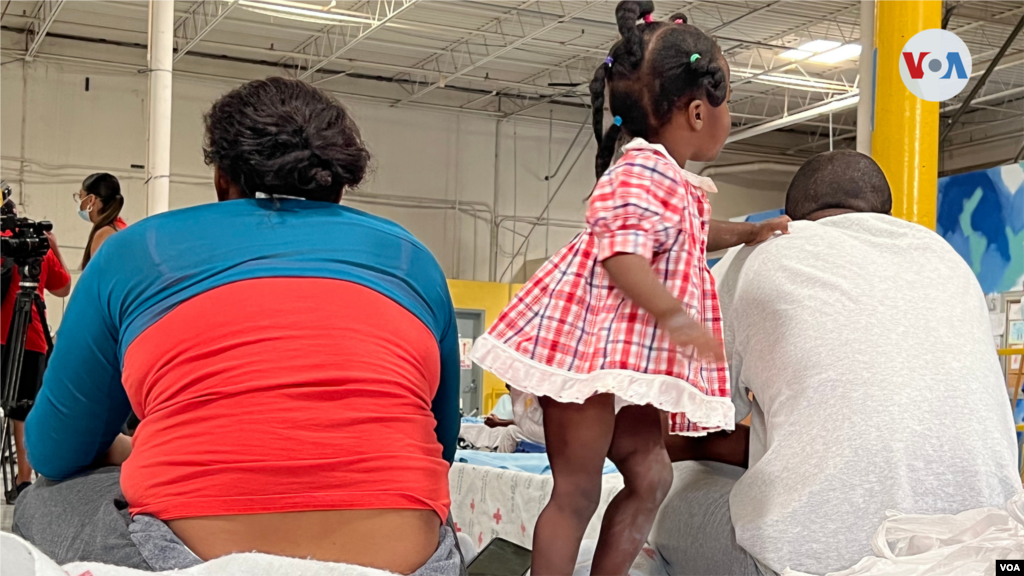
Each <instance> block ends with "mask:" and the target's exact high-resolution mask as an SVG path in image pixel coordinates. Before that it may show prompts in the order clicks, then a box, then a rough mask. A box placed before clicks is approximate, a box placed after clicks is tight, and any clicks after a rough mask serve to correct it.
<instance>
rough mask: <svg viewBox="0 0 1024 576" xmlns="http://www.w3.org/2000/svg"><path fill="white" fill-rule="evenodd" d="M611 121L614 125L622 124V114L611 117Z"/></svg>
mask: <svg viewBox="0 0 1024 576" xmlns="http://www.w3.org/2000/svg"><path fill="white" fill-rule="evenodd" d="M612 122H613V123H614V124H615V125H616V126H622V116H616V117H615V118H612Z"/></svg>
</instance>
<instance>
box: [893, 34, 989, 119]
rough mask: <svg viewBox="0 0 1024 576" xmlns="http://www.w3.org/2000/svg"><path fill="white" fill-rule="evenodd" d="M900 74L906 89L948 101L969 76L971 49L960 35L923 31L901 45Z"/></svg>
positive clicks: (919, 95) (925, 98)
mask: <svg viewBox="0 0 1024 576" xmlns="http://www.w3.org/2000/svg"><path fill="white" fill-rule="evenodd" d="M900 77H902V78H903V83H904V84H905V85H906V86H907V90H910V91H911V93H913V94H914V96H917V97H918V98H920V99H922V100H928V101H930V102H942V101H943V100H949V99H950V98H952V97H954V96H956V95H957V94H959V93H960V92H961V91H962V90H963V89H964V87H965V86H967V81H968V80H970V78H971V52H970V51H969V50H968V49H967V45H966V44H964V41H963V40H961V39H960V37H959V36H957V35H956V34H953V33H952V32H950V31H948V30H942V29H939V28H934V29H931V30H923V31H921V32H918V33H917V34H915V35H914V36H913V37H912V38H911V39H910V40H908V41H907V44H906V45H905V46H904V47H903V52H902V53H901V54H900Z"/></svg>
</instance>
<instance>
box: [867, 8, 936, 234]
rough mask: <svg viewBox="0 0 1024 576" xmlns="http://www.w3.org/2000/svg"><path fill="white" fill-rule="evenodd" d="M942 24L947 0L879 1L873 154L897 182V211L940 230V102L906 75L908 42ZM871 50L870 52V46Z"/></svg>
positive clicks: (894, 187) (894, 183) (891, 180)
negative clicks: (914, 89) (923, 95)
mask: <svg viewBox="0 0 1024 576" xmlns="http://www.w3.org/2000/svg"><path fill="white" fill-rule="evenodd" d="M941 27H942V1H941V0H879V1H878V2H877V11H876V12H875V45H876V46H877V48H878V68H877V77H876V79H875V130H874V133H873V134H872V138H871V143H872V146H871V155H872V157H874V159H875V161H876V162H878V164H879V166H881V167H882V170H883V171H884V172H885V176H886V177H887V178H888V179H889V186H891V187H892V200H893V207H892V211H893V215H894V216H896V217H898V218H902V219H904V220H909V221H910V222H916V223H918V224H921V225H922V226H927V227H928V228H931V229H932V230H934V229H935V203H936V194H937V193H938V176H939V103H938V102H928V101H925V100H921V99H920V98H918V97H917V96H914V95H913V94H912V93H911V92H910V90H908V89H907V87H906V86H905V85H904V84H903V80H902V79H901V78H900V59H901V58H902V56H901V52H902V51H903V46H904V45H905V44H906V43H907V40H910V38H911V37H912V36H914V34H917V33H918V32H920V31H922V30H928V29H930V28H941ZM864 53H865V55H867V54H869V52H868V50H867V49H865V52H864Z"/></svg>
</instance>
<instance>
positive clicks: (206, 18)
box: [173, 0, 238, 62]
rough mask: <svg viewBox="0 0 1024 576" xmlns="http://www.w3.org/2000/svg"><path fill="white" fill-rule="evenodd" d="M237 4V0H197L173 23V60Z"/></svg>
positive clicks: (183, 53)
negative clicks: (197, 0)
mask: <svg viewBox="0 0 1024 576" xmlns="http://www.w3.org/2000/svg"><path fill="white" fill-rule="evenodd" d="M235 6H238V2H237V0H227V1H221V0H199V2H196V3H195V4H193V5H192V7H191V8H189V9H188V12H186V13H185V15H184V16H182V17H181V18H179V19H178V21H177V22H175V23H174V49H175V52H176V54H175V55H174V60H173V61H174V62H177V61H178V60H179V59H180V58H181V57H182V56H184V55H185V53H186V52H188V51H189V50H191V49H192V47H193V46H195V45H196V44H197V43H198V42H199V41H200V40H202V39H203V36H206V34H207V33H208V32H209V31H210V30H212V29H213V27H214V26H216V25H217V23H218V22H220V21H221V20H223V19H224V17H225V16H227V15H228V13H229V12H231V10H232V9H234V7H235Z"/></svg>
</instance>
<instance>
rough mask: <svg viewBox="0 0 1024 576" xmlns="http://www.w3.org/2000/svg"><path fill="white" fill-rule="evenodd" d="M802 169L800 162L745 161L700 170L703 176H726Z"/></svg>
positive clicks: (791, 171)
mask: <svg viewBox="0 0 1024 576" xmlns="http://www.w3.org/2000/svg"><path fill="white" fill-rule="evenodd" d="M799 169H800V165H799V164H785V163H782V162H744V163H742V164H727V165H725V166H709V167H706V168H704V169H702V170H701V171H700V175H701V176H707V177H711V176H725V175H727V174H743V173H746V172H761V171H765V170H773V171H777V172H789V173H791V174H792V173H795V172H796V171H797V170H799Z"/></svg>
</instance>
